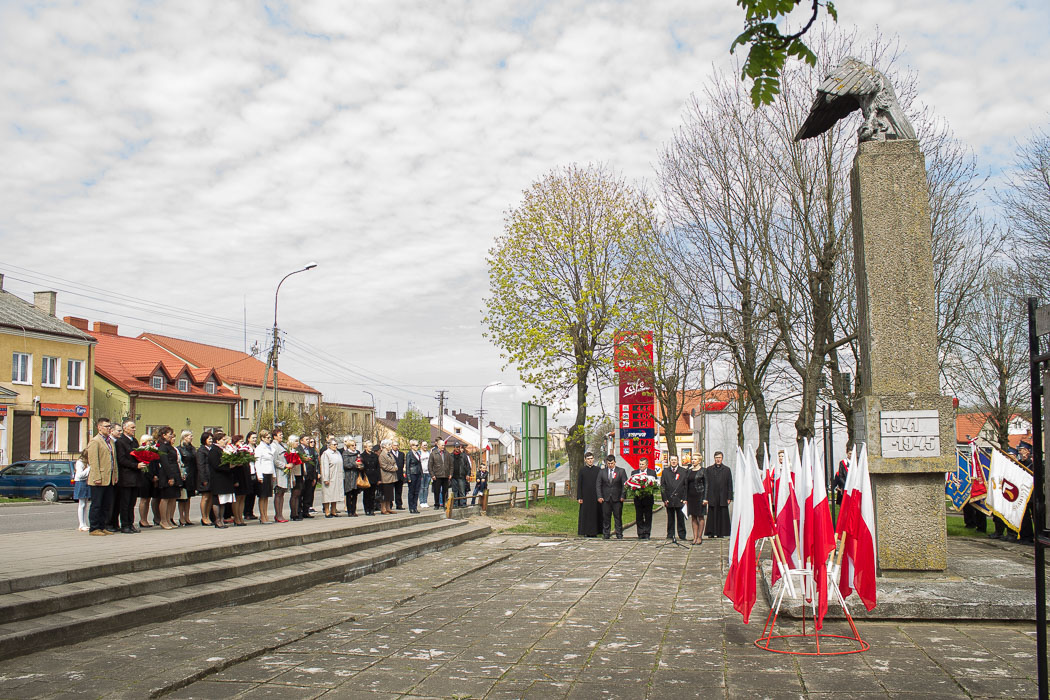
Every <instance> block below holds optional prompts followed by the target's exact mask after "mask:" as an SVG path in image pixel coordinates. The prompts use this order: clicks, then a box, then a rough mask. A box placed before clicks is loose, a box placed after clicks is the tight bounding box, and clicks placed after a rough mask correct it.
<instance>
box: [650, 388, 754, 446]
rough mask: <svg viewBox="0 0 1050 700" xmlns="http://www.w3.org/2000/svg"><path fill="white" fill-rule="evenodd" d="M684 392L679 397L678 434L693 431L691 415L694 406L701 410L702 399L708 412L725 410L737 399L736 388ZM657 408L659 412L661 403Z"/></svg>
mask: <svg viewBox="0 0 1050 700" xmlns="http://www.w3.org/2000/svg"><path fill="white" fill-rule="evenodd" d="M682 393H683V394H684V396H680V397H679V399H678V402H679V404H680V407H679V408H680V410H679V413H678V420H677V421H676V423H675V434H676V435H685V434H689V433H691V432H692V431H693V429H692V428H691V427H689V416H690V414H691V413H692V410H693V409H694V408H695V409H697V410H700V402H701V400H703V404H704V406H705V407H706V411H707V412H708V413H712V412H715V411H724V410H725V409H726V408H727V407H728V406H729V404H731V403H732V402H733V401H736V390H735V389H707V390H706V391H703V392H701V391H700V390H699V389H688V390H686V391H685V392H682ZM656 410H657V412H659V411H660V404H659V403H657V404H656Z"/></svg>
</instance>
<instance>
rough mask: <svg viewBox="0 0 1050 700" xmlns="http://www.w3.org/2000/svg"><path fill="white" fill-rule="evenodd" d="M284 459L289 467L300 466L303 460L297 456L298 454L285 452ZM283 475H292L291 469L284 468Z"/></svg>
mask: <svg viewBox="0 0 1050 700" xmlns="http://www.w3.org/2000/svg"><path fill="white" fill-rule="evenodd" d="M284 459H285V461H286V462H288V464H289V465H302V463H303V458H302V457H300V456H299V453H298V452H285V453H284ZM284 473H285V474H291V473H292V467H291V466H286V467H285V468H284Z"/></svg>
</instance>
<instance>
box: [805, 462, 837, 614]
mask: <svg viewBox="0 0 1050 700" xmlns="http://www.w3.org/2000/svg"><path fill="white" fill-rule="evenodd" d="M806 451H807V452H808V453H809V455H810V464H809V467H810V469H808V470H807V471H809V472H810V474H811V482H810V484H811V489H812V490H811V491H810V492H809V493H808V494H807V495H806V513H805V518H806V520H805V532H806V534H805V541H806V548H805V551H806V556H807V557H809V560H810V562H811V564H812V566H813V584H814V586H815V587H816V589H817V614H816V620H815V622H814V624H815V626H816V628H817V629H818V630H819V629H821V628H823V626H824V615H825V614H826V613H827V611H828V555H829V554H831V553H832V552H833V551H835V528H834V527H833V526H832V524H831V508H830V506H829V505H828V489H827V484H826V483H825V481H824V480H825V478H826V475H825V474H824V460H822V459H816V454H815V452H814V450H813V449H812V445H811V444H807V450H806Z"/></svg>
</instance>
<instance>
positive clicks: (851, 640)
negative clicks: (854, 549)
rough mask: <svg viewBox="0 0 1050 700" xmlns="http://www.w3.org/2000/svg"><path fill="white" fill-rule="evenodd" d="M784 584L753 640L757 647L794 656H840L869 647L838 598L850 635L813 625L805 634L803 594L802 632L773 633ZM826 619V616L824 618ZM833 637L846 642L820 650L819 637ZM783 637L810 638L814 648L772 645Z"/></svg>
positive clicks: (803, 602)
mask: <svg viewBox="0 0 1050 700" xmlns="http://www.w3.org/2000/svg"><path fill="white" fill-rule="evenodd" d="M784 590H785V588H784V586H783V584H782V587H781V590H780V593H779V594H778V595H777V599H776V602H775V604H774V605H773V606H772V607H770V609H769V614H768V615H767V616H766V624H765V625H764V626H763V627H762V636H761V637H759V638H758V639H756V640H755V646H756V647H758V648H759V649H765V650H766V651H772V652H774V653H776V654H792V655H795V656H841V655H843V654H859V653H860V652H862V651H867V650H868V649H870V648H871V645H870V644H868V643H867V642H866V641H864V640H863V639H861V637H860V632H858V631H857V625H856V624H854V622H853V617H852V616H851V615H850V614H849V610H848V609H846V605H845V603H844V601H842V600H841V599H840V600H839V604H840V605H842V612H843V614H844V615H845V616H846V622H848V623H849V628H850V631H851V632H852V633H853V634H852V635H844V634H822V633H821V632H820V630H818V629H816V625H814V628H813V633H812V634H806V601H805V596H802V633H801V634H773V631H774V629H775V627H776V624H777V618H778V617H779V616H780V603H781V601H782V600H783V597H784ZM835 593H836V597H838V590H837V589H835ZM825 620H826V618H825ZM821 637H823V638H824V639H833V640H845V641H846V642H847V643H848V644H844V643H843V642H841V641H840V642H834V643H832V649H831V650H829V649H828V648H827V646H825V648H824V649H823V650H822V649H821V648H820V639H821ZM784 639H807V640H809V639H812V640H813V646H812V649H814V650H805V649H776V648H774V647H773V643H774V642H775V641H777V640H784ZM842 646H849V648H848V649H842V648H841V647H842Z"/></svg>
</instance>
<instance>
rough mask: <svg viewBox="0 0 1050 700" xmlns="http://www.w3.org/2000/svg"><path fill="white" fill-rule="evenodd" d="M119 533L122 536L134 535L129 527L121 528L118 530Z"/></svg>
mask: <svg viewBox="0 0 1050 700" xmlns="http://www.w3.org/2000/svg"><path fill="white" fill-rule="evenodd" d="M120 532H121V534H124V535H134V534H135V531H134V530H132V529H131V528H130V527H122V528H120Z"/></svg>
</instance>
